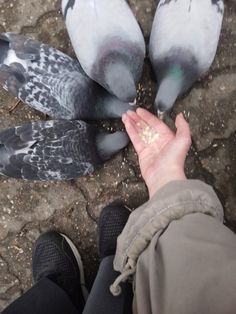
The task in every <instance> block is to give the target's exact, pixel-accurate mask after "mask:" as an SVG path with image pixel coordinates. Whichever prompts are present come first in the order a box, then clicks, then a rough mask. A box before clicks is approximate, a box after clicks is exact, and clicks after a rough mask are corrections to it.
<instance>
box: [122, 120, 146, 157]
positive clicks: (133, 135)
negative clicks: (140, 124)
mask: <svg viewBox="0 0 236 314" xmlns="http://www.w3.org/2000/svg"><path fill="white" fill-rule="evenodd" d="M124 124H125V129H126V131H127V133H128V135H129V137H130V140H131V142H132V143H133V145H134V149H135V150H136V152H137V154H140V153H141V152H142V151H143V149H144V148H145V147H146V146H145V143H144V142H143V141H142V140H141V138H140V135H139V132H138V130H137V128H136V124H135V123H134V122H133V121H132V120H131V119H130V118H129V117H128V116H127V115H126V117H124Z"/></svg>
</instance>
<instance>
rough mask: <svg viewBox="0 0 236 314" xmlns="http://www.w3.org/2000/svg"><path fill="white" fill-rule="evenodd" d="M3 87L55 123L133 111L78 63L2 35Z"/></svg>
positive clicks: (19, 38) (37, 44)
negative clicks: (56, 120) (92, 78)
mask: <svg viewBox="0 0 236 314" xmlns="http://www.w3.org/2000/svg"><path fill="white" fill-rule="evenodd" d="M0 83H1V84H2V85H3V87H4V88H5V89H6V90H7V91H9V92H10V93H12V94H13V95H14V96H16V97H18V98H19V99H21V100H22V101H23V102H24V103H27V104H28V105H30V106H31V107H33V108H35V109H37V110H39V111H41V112H43V113H45V114H47V115H49V116H50V117H51V118H53V119H68V120H71V119H105V118H117V117H121V116H122V114H123V113H124V112H126V111H127V110H128V109H131V110H132V107H131V106H130V105H129V104H128V103H124V102H121V101H120V100H119V99H118V98H116V97H114V96H112V95H110V94H109V93H108V92H107V91H106V90H105V89H104V88H102V87H101V86H100V85H99V84H97V83H96V82H94V81H93V80H91V79H90V78H89V77H88V76H87V75H86V74H85V72H84V71H83V69H82V68H81V66H80V64H79V62H78V61H77V60H74V59H72V58H70V57H69V56H67V55H65V54H64V53H62V52H60V51H58V50H57V49H54V48H52V47H49V46H48V45H45V44H43V43H40V42H38V41H35V40H32V39H29V38H26V37H25V36H22V35H17V34H13V33H3V34H0Z"/></svg>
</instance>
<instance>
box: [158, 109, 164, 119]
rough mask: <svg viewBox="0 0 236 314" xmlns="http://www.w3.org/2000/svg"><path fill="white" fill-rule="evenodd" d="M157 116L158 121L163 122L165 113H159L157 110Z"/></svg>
mask: <svg viewBox="0 0 236 314" xmlns="http://www.w3.org/2000/svg"><path fill="white" fill-rule="evenodd" d="M157 116H158V118H159V119H160V120H162V121H163V120H164V117H165V112H164V111H160V110H157Z"/></svg>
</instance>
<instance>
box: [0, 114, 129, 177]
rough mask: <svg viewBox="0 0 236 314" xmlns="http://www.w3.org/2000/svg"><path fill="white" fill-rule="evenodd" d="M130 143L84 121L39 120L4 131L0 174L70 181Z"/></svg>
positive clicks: (120, 134)
mask: <svg viewBox="0 0 236 314" xmlns="http://www.w3.org/2000/svg"><path fill="white" fill-rule="evenodd" d="M128 142H129V139H128V136H127V134H126V133H124V132H115V133H113V134H109V133H107V132H104V131H102V130H98V129H96V128H95V127H93V126H91V125H89V124H86V123H85V122H83V121H66V120H64V121H63V120H58V121H56V120H54V121H53V120H52V121H38V122H32V123H29V124H25V125H22V126H18V127H14V128H11V129H8V130H5V131H3V132H1V133H0V174H2V175H5V176H9V177H13V178H19V179H25V180H41V181H49V180H69V179H74V178H77V177H80V176H85V175H88V174H91V173H92V172H93V171H94V169H96V168H97V167H98V166H99V165H101V164H102V163H104V162H105V161H106V160H108V159H110V158H111V157H112V156H113V155H114V154H116V153H117V152H118V151H119V150H121V149H122V148H124V147H125V146H126V145H127V144H128Z"/></svg>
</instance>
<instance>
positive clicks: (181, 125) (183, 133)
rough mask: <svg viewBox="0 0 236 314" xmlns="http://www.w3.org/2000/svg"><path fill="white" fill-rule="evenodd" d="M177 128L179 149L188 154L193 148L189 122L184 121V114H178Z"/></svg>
mask: <svg viewBox="0 0 236 314" xmlns="http://www.w3.org/2000/svg"><path fill="white" fill-rule="evenodd" d="M175 126H176V129H177V131H176V142H177V143H178V146H179V149H181V148H182V150H184V151H185V152H186V153H187V152H188V151H189V148H190V146H191V143H192V140H191V132H190V128H189V124H188V122H187V121H186V120H185V119H184V116H183V114H182V113H180V114H178V115H177V117H176V120H175Z"/></svg>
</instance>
